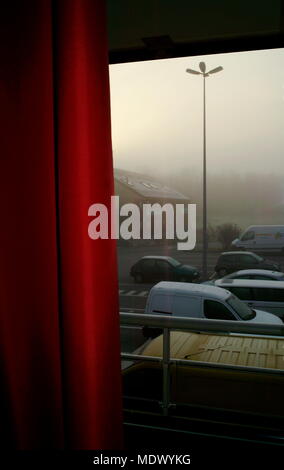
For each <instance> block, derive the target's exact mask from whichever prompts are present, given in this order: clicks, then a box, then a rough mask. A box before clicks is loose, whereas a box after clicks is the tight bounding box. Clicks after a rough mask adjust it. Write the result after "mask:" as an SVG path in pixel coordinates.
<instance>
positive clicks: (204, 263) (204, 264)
mask: <svg viewBox="0 0 284 470" xmlns="http://www.w3.org/2000/svg"><path fill="white" fill-rule="evenodd" d="M199 68H200V72H199V71H198V70H192V69H186V71H187V72H188V73H192V74H193V75H202V76H203V257H202V258H203V260H202V274H203V280H205V279H207V251H208V240H207V186H206V95H205V78H206V77H209V75H211V74H213V73H217V72H220V71H221V70H223V67H221V66H219V67H216V68H215V69H212V70H210V71H209V72H206V65H205V62H200V64H199Z"/></svg>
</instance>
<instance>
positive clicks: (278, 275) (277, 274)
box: [223, 269, 284, 279]
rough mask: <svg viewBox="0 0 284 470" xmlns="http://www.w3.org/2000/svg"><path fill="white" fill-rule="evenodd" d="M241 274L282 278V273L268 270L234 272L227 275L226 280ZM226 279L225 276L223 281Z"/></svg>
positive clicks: (283, 274)
mask: <svg viewBox="0 0 284 470" xmlns="http://www.w3.org/2000/svg"><path fill="white" fill-rule="evenodd" d="M242 274H260V275H263V276H265V275H268V274H270V275H273V276H274V277H282V276H284V273H282V272H280V271H270V270H268V269H240V270H239V271H235V272H234V273H231V274H228V278H229V279H230V276H234V275H242ZM225 278H226V279H227V276H224V277H223V279H225Z"/></svg>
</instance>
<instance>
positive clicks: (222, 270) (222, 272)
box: [217, 268, 228, 277]
mask: <svg viewBox="0 0 284 470" xmlns="http://www.w3.org/2000/svg"><path fill="white" fill-rule="evenodd" d="M217 274H218V276H220V277H224V276H226V274H228V271H227V269H225V268H222V269H219V271H218V273H217Z"/></svg>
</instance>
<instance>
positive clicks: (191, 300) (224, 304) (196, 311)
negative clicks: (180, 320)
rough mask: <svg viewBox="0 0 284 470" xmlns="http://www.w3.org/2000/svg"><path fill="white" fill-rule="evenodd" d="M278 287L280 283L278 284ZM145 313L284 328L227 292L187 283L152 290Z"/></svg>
mask: <svg viewBox="0 0 284 470" xmlns="http://www.w3.org/2000/svg"><path fill="white" fill-rule="evenodd" d="M231 282H233V281H231ZM239 282H241V281H239ZM258 282H263V281H258ZM269 282H271V281H269ZM276 284H280V283H279V282H276ZM283 284H284V283H283ZM145 313H149V314H152V315H153V314H160V315H175V316H178V317H184V316H185V317H192V318H208V319H215V320H239V321H248V322H254V323H268V324H269V323H270V324H283V322H282V320H280V318H278V317H277V316H276V315H272V314H271V313H268V312H264V311H261V310H252V309H251V308H250V307H249V306H248V305H246V304H244V303H243V302H241V300H239V299H238V297H236V295H233V294H232V293H231V292H230V291H229V290H226V288H220V287H216V286H208V285H203V284H192V283H183V282H165V281H164V282H159V283H158V284H156V285H155V286H154V287H152V289H151V290H150V292H149V295H148V299H147V303H146V307H145Z"/></svg>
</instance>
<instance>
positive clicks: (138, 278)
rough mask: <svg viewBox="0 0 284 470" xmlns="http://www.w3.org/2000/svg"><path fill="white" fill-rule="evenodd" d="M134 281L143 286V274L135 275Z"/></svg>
mask: <svg viewBox="0 0 284 470" xmlns="http://www.w3.org/2000/svg"><path fill="white" fill-rule="evenodd" d="M134 281H135V282H136V283H137V284H141V282H143V276H142V274H140V273H137V274H135V275H134Z"/></svg>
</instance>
